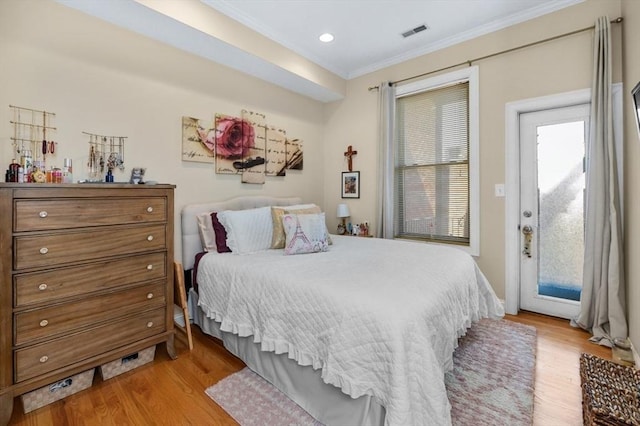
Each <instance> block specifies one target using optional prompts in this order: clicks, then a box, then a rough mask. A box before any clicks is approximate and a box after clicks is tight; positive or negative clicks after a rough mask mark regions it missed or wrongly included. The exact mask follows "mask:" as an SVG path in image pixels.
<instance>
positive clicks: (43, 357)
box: [40, 355, 49, 363]
mask: <svg viewBox="0 0 640 426" xmlns="http://www.w3.org/2000/svg"><path fill="white" fill-rule="evenodd" d="M47 361H49V357H48V356H46V355H43V356H41V357H40V362H42V363H44V362H47Z"/></svg>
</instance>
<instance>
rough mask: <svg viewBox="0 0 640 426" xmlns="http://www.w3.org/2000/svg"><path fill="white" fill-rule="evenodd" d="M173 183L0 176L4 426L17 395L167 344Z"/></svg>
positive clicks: (0, 400)
mask: <svg viewBox="0 0 640 426" xmlns="http://www.w3.org/2000/svg"><path fill="white" fill-rule="evenodd" d="M173 189H174V186H172V185H153V186H146V185H128V184H13V183H7V184H0V425H4V424H6V423H8V421H9V419H10V417H11V412H12V407H13V398H14V397H15V396H18V395H21V394H23V393H26V392H29V391H31V390H34V389H37V388H40V387H42V386H46V385H48V384H50V383H53V382H56V381H57V380H61V379H64V378H66V377H68V376H70V375H72V374H76V373H79V372H82V371H85V370H88V369H91V368H93V367H96V366H99V365H101V364H104V363H106V362H109V361H112V360H114V359H117V358H119V357H123V356H126V355H128V354H131V353H134V352H136V351H139V350H142V349H145V348H148V347H150V346H153V345H156V344H158V343H162V342H165V343H166V348H167V351H168V353H169V356H170V357H171V358H175V351H174V348H173V336H174V334H173V333H174V330H173V223H174V217H173Z"/></svg>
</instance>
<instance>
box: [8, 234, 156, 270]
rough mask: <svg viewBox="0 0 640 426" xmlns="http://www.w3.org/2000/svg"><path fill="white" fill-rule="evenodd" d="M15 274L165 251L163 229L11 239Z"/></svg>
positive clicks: (30, 236)
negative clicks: (108, 257)
mask: <svg viewBox="0 0 640 426" xmlns="http://www.w3.org/2000/svg"><path fill="white" fill-rule="evenodd" d="M14 246H15V258H14V268H15V269H16V270H21V269H27V268H37V267H43V266H48V267H51V266H57V265H62V264H67V263H75V262H81V261H86V260H93V259H100V258H103V257H104V256H105V254H106V255H108V256H118V255H123V254H129V253H132V254H133V253H141V252H145V251H150V250H159V249H163V248H165V225H145V226H137V227H116V226H114V227H109V228H108V229H100V228H94V229H92V230H90V231H78V232H67V233H64V234H62V233H59V234H44V235H28V236H19V237H14Z"/></svg>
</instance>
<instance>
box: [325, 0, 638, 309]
mask: <svg viewBox="0 0 640 426" xmlns="http://www.w3.org/2000/svg"><path fill="white" fill-rule="evenodd" d="M620 13H621V11H620V2H619V1H599V0H590V1H587V2H585V3H580V4H578V5H576V6H573V7H570V8H566V9H563V10H561V11H559V12H556V13H554V14H551V15H546V16H542V17H540V18H538V19H535V20H532V21H528V22H526V23H523V24H520V25H517V26H514V27H510V28H507V29H504V30H502V31H499V32H496V33H492V34H488V35H486V36H483V37H480V38H477V39H474V40H471V41H468V42H465V43H462V44H459V45H456V46H453V47H450V48H447V49H444V50H441V51H438V52H435V53H432V54H429V55H425V56H422V57H420V58H417V59H414V60H411V61H407V62H404V63H402V64H399V65H396V66H392V67H389V68H385V69H383V70H381V71H378V72H375V73H372V74H368V75H366V76H363V77H360V78H358V79H354V80H351V81H349V82H348V84H347V96H346V99H345V100H344V101H340V102H334V103H332V104H330V105H328V106H327V109H326V114H327V123H326V126H325V163H326V167H325V169H326V176H325V180H326V186H325V199H326V207H327V211H328V212H332V211H335V206H336V205H337V204H338V203H339V202H340V201H341V200H340V194H339V188H338V182H339V180H338V179H339V174H340V171H341V170H343V169H344V161H343V160H342V152H344V150H345V148H346V147H347V145H349V144H353V145H354V148H355V149H357V150H358V155H357V156H356V157H355V160H354V161H355V163H354V170H360V171H361V198H360V199H359V200H349V201H347V204H348V205H349V207H350V211H351V214H352V220H353V221H356V222H359V221H363V220H367V219H368V220H370V221H372V220H373V219H374V218H375V215H374V211H375V202H376V197H375V194H376V176H377V170H376V123H377V92H369V91H367V88H368V87H369V86H374V85H377V84H378V83H379V82H381V81H387V80H391V81H395V80H399V79H403V78H407V77H411V76H414V75H418V74H421V73H425V72H429V71H432V70H437V69H439V68H442V67H446V66H450V65H452V64H457V63H461V62H465V61H467V60H470V59H474V58H477V57H480V56H483V55H488V54H491V53H494V52H497V51H500V50H504V49H509V48H512V47H516V46H521V45H524V44H527V43H531V42H534V41H537V40H542V39H546V38H549V37H552V36H555V35H559V34H564V33H568V32H571V31H574V30H577V29H582V28H586V27H589V26H593V25H594V23H595V20H596V18H597V17H598V16H602V15H608V16H609V17H610V18H611V19H613V18H616V17H618V16H619V15H620ZM625 25H626V23H625ZM620 33H621V32H620V27H619V26H614V27H613V36H614V45H615V46H616V47H615V48H614V81H616V82H619V81H621V80H622V75H621V66H620V61H621V59H620V52H621V48H620ZM592 34H593V32H592V31H586V32H583V33H580V34H577V35H573V36H569V37H564V38H561V39H559V40H556V41H551V42H548V43H544V44H541V45H537V46H535V47H530V48H526V49H524V50H520V51H516V52H512V53H508V54H504V55H500V56H496V57H494V58H491V59H487V60H482V61H479V62H477V63H474V64H475V65H478V66H479V68H480V71H479V72H480V228H481V234H480V238H481V242H480V256H479V257H478V259H477V261H478V264H479V266H480V268H481V269H482V271H483V272H484V273H485V274H486V275H487V277H488V279H489V281H490V282H491V284H492V285H493V287H494V288H495V290H496V293H497V294H498V296H499V297H501V298H503V297H504V295H505V260H504V259H505V252H504V247H505V232H504V222H505V203H504V201H505V199H504V198H496V197H495V196H494V185H495V184H497V183H504V181H505V119H504V117H505V104H506V103H508V102H512V101H517V100H522V99H528V98H535V97H540V96H545V95H551V94H558V93H563V92H569V91H572V90H578V89H585V88H589V87H590V86H591V57H592ZM328 217H330V218H331V219H332V220H334V221H335V223H334V224H333V225H337V219H335V218H332V215H331V214H329V215H328Z"/></svg>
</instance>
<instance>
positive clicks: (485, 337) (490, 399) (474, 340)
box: [206, 320, 536, 426]
mask: <svg viewBox="0 0 640 426" xmlns="http://www.w3.org/2000/svg"><path fill="white" fill-rule="evenodd" d="M535 354H536V330H535V328H534V327H530V326H527V325H522V324H518V323H515V322H512V321H507V320H482V321H479V322H478V323H476V324H474V325H473V327H471V329H469V330H468V331H467V334H466V335H465V336H464V337H462V338H461V339H460V341H459V346H458V348H457V349H456V351H455V352H454V354H453V370H452V371H450V372H448V373H447V374H446V375H445V383H446V386H447V394H448V396H449V401H451V418H452V422H453V424H454V425H460V426H467V425H469V426H470V425H497V424H508V425H512V426H516V425H531V424H532V420H533V386H534V374H535ZM206 393H207V395H209V397H210V398H212V399H213V400H214V401H215V402H216V403H217V404H218V405H220V406H221V407H222V408H223V409H224V410H225V411H226V412H227V413H229V415H230V416H231V417H233V418H234V419H235V420H236V421H237V422H238V423H240V424H241V425H242V426H254V425H255V426H262V425H297V426H305V425H313V426H320V425H321V423H319V422H318V421H316V420H315V419H313V418H312V417H311V416H310V415H309V414H307V412H306V411H304V410H303V409H302V408H300V407H299V406H298V405H296V404H295V403H294V402H293V401H291V400H290V399H289V398H287V397H286V396H285V395H284V394H283V393H281V392H280V391H279V390H277V389H276V388H275V387H273V386H272V385H271V384H270V383H268V382H267V381H265V380H264V379H262V378H261V377H260V376H258V375H257V374H255V373H254V372H252V371H251V370H249V369H248V368H244V369H243V370H241V371H239V372H237V373H235V374H232V375H231V376H229V377H226V378H224V379H222V380H221V381H219V382H218V383H216V384H215V385H213V386H211V387H210V388H208V389H207V390H206Z"/></svg>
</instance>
